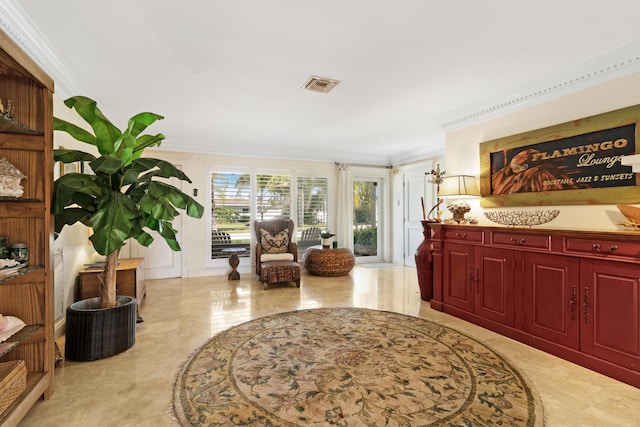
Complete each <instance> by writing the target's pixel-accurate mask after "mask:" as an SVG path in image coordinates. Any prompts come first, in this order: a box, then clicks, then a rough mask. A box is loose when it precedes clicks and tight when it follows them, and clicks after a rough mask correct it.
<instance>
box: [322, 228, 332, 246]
mask: <svg viewBox="0 0 640 427" xmlns="http://www.w3.org/2000/svg"><path fill="white" fill-rule="evenodd" d="M333 236H335V234H333V233H329V232H328V231H323V232H322V233H320V238H321V239H322V248H323V249H329V247H331V238H332V237H333Z"/></svg>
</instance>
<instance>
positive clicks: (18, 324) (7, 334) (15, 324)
mask: <svg viewBox="0 0 640 427" xmlns="http://www.w3.org/2000/svg"><path fill="white" fill-rule="evenodd" d="M25 326H26V324H25V323H24V321H23V320H22V319H20V318H18V317H15V316H3V315H2V314H0V342H4V341H6V340H8V339H9V338H11V336H12V335H14V334H16V333H18V332H20V330H21V329H22V328H24V327H25Z"/></svg>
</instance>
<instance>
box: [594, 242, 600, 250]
mask: <svg viewBox="0 0 640 427" xmlns="http://www.w3.org/2000/svg"><path fill="white" fill-rule="evenodd" d="M593 249H594V250H596V251H599V250H600V243H594V244H593Z"/></svg>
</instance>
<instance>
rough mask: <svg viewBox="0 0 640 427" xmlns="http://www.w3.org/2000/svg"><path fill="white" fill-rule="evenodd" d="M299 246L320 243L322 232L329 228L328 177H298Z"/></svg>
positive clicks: (301, 249)
mask: <svg viewBox="0 0 640 427" xmlns="http://www.w3.org/2000/svg"><path fill="white" fill-rule="evenodd" d="M296 189H297V199H298V203H297V206H296V207H297V212H298V215H297V223H296V229H297V231H298V248H299V252H300V253H302V252H304V250H305V249H306V248H308V247H309V246H314V245H319V244H320V232H321V231H326V230H327V219H328V216H329V212H328V208H327V178H313V177H304V176H300V177H298V179H297V188H296Z"/></svg>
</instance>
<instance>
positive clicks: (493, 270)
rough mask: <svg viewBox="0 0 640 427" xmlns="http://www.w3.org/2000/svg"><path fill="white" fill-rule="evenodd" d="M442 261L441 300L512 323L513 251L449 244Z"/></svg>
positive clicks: (502, 321) (493, 318) (489, 317)
mask: <svg viewBox="0 0 640 427" xmlns="http://www.w3.org/2000/svg"><path fill="white" fill-rule="evenodd" d="M444 262H445V265H444V301H445V303H447V304H450V305H451V306H454V307H457V308H460V309H463V310H466V311H469V312H472V313H475V314H476V315H478V316H482V317H484V318H486V319H490V320H493V321H496V322H500V323H502V324H505V325H510V326H513V324H514V303H513V293H514V288H513V283H514V269H513V263H514V261H513V251H510V250H505V249H494V248H485V247H480V246H472V245H466V244H460V243H450V244H448V245H447V247H446V250H445V257H444Z"/></svg>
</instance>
